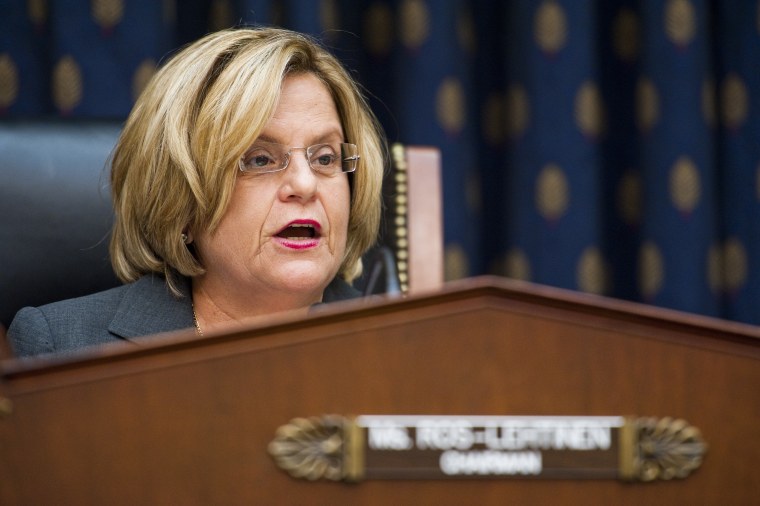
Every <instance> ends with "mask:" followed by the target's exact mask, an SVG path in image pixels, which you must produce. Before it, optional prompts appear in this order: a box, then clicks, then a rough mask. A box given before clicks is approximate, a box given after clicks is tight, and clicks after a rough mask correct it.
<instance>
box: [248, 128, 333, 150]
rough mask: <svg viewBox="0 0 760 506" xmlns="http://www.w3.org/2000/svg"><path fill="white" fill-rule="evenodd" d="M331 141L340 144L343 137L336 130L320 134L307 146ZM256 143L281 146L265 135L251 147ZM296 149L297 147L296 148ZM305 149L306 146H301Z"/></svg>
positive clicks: (275, 140)
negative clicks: (336, 141) (337, 141)
mask: <svg viewBox="0 0 760 506" xmlns="http://www.w3.org/2000/svg"><path fill="white" fill-rule="evenodd" d="M331 140H339V141H340V142H343V135H341V132H339V131H337V130H332V131H330V132H328V133H325V134H322V135H321V136H319V137H317V138H316V139H315V140H313V141H312V142H311V143H310V144H309V146H313V145H315V144H322V143H326V142H329V141H331ZM257 142H269V143H271V144H283V143H282V142H280V141H279V140H277V139H276V138H274V137H271V136H269V135H266V134H260V135H259V136H258V137H257V138H256V140H255V141H253V143H252V145H254V144H256V143H257ZM296 147H297V146H296ZM301 147H306V146H301Z"/></svg>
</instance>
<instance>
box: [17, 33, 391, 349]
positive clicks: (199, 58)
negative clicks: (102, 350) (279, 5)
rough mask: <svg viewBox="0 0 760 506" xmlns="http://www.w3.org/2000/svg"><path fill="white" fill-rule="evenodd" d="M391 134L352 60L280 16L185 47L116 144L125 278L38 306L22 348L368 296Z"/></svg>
mask: <svg viewBox="0 0 760 506" xmlns="http://www.w3.org/2000/svg"><path fill="white" fill-rule="evenodd" d="M383 146H384V144H383V139H382V135H381V132H380V129H379V127H378V125H377V121H376V119H375V118H374V116H373V115H372V113H371V112H370V110H369V108H368V106H367V104H366V102H365V100H364V99H363V97H362V95H361V93H360V92H359V90H358V88H357V86H356V84H355V83H354V82H353V80H352V79H351V77H350V76H349V75H348V73H347V72H346V71H345V70H344V69H343V68H342V66H341V65H340V63H339V62H338V61H337V60H336V59H335V58H334V57H333V56H331V55H330V54H329V53H328V52H327V51H325V50H324V49H323V48H321V47H320V46H319V45H318V44H317V43H315V42H314V41H313V40H311V39H309V38H308V37H306V36H304V35H301V34H297V33H294V32H290V31H287V30H280V29H239V30H229V31H224V32H219V33H215V34H211V35H209V36H206V37H204V38H203V39H201V40H199V41H197V42H195V43H193V44H192V45H190V46H188V47H187V48H185V49H184V50H183V51H181V52H180V53H178V54H177V55H176V56H175V57H174V58H172V59H171V60H170V61H169V62H168V63H167V64H166V65H165V66H164V67H163V68H162V69H161V70H159V71H158V73H157V74H156V76H155V77H154V78H153V80H152V81H151V82H150V84H149V85H148V87H147V88H146V90H145V91H144V92H143V93H142V95H141V96H140V98H139V100H138V101H137V103H136V104H135V107H134V109H133V110H132V113H131V114H130V116H129V118H128V120H127V123H126V125H125V127H124V130H123V132H122V135H121V138H120V139H119V142H118V144H117V146H116V149H115V151H114V154H113V160H112V169H111V184H112V193H113V205H114V211H115V222H114V227H113V234H112V237H111V262H112V265H113V267H114V270H115V272H116V274H117V275H118V276H119V278H120V279H121V280H122V281H124V282H125V283H127V284H125V285H124V286H121V287H118V288H114V289H111V290H107V291H105V292H101V293H97V294H93V295H90V296H86V297H82V298H78V299H71V300H67V301H62V302H57V303H54V304H49V305H46V306H42V307H40V308H24V309H22V310H21V311H19V313H18V314H17V315H16V318H15V319H14V321H13V323H12V324H11V326H10V328H9V330H8V337H9V339H10V342H11V344H12V347H13V349H14V352H15V353H16V355H19V356H24V355H35V354H40V353H65V352H71V351H73V350H76V349H79V348H82V347H84V346H90V345H94V344H100V343H107V342H110V341H119V340H124V339H126V340H131V339H134V338H137V337H140V336H145V335H149V334H155V333H159V332H167V331H172V330H178V329H182V328H192V327H195V331H196V332H197V334H198V335H203V334H204V333H205V332H210V331H214V330H221V329H224V328H225V327H229V326H230V325H234V324H239V323H241V322H243V321H245V320H246V319H248V318H251V317H255V316H259V315H262V314H268V313H273V312H278V311H286V310H298V311H308V308H309V307H310V306H312V305H314V304H317V303H320V302H331V301H335V300H342V299H347V298H352V297H356V296H358V292H357V291H356V290H354V289H353V288H352V287H351V286H350V285H349V284H348V282H350V281H351V280H352V279H353V278H354V277H356V276H357V275H358V274H359V272H360V271H361V256H362V254H363V253H364V252H365V251H366V250H367V249H368V248H369V247H370V246H371V245H372V243H373V242H374V240H375V237H376V235H377V230H378V224H379V219H380V188H381V182H382V173H383V163H384V162H383V160H384V148H383Z"/></svg>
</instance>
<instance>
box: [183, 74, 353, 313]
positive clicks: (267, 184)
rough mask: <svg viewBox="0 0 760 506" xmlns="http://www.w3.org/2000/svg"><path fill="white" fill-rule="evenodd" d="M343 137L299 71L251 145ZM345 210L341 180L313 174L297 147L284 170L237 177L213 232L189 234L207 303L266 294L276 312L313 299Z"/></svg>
mask: <svg viewBox="0 0 760 506" xmlns="http://www.w3.org/2000/svg"><path fill="white" fill-rule="evenodd" d="M343 140H344V138H343V129H342V127H341V122H340V118H339V116H338V111H337V109H336V107H335V103H334V101H333V99H332V97H331V96H330V93H329V92H328V90H327V88H326V87H325V85H324V84H322V83H321V82H320V81H319V80H318V79H317V78H316V77H315V76H314V75H312V74H298V75H293V76H289V77H287V78H286V79H285V80H284V82H283V86H282V94H281V98H280V101H279V103H278V105H277V108H276V111H275V113H274V116H273V117H272V118H271V119H270V120H269V122H268V123H267V124H266V126H265V128H264V130H263V131H262V133H261V135H260V136H259V139H256V140H252V141H254V142H252V144H255V141H267V142H273V143H279V144H283V145H285V146H289V147H307V146H312V145H315V144H320V143H340V142H343ZM349 209H350V191H349V185H348V176H347V175H346V174H337V175H335V176H332V177H330V176H325V175H320V174H318V173H316V172H314V171H313V170H312V169H311V168H310V167H309V164H308V162H307V160H306V155H305V151H304V150H294V151H292V154H291V156H290V162H289V164H288V166H287V168H286V169H285V170H283V171H280V172H275V173H268V174H250V173H245V172H239V174H238V176H237V181H236V183H235V188H234V190H233V193H232V197H231V200H230V204H229V207H228V209H227V211H226V213H225V215H224V217H223V218H222V220H221V222H220V223H219V226H218V228H217V229H216V230H215V231H214V232H213V233H212V234H209V233H202V234H200V235H198V236H197V237H196V247H197V250H198V252H199V254H200V257H201V259H202V262H203V264H204V265H205V267H206V274H205V275H203V276H202V277H201V278H200V279H198V280H197V281H199V282H200V283H201V288H202V289H203V291H204V292H206V295H209V296H211V297H212V298H215V294H217V295H218V294H219V293H225V292H226V293H227V294H228V296H232V297H236V298H239V299H241V298H242V299H245V298H247V297H248V298H249V299H250V300H251V301H255V300H257V298H260V297H262V296H266V297H267V298H268V299H269V300H268V301H267V302H271V303H273V305H274V306H278V305H281V306H284V307H281V308H280V309H289V307H287V306H292V305H293V304H297V305H300V306H304V305H309V304H312V303H314V302H318V301H319V300H321V297H322V292H323V291H324V289H325V287H326V286H327V285H328V284H329V283H330V281H331V280H332V279H333V278H334V277H335V275H336V274H337V272H338V269H339V267H340V265H341V262H342V260H343V254H344V252H345V249H346V235H347V228H348V217H349ZM278 298H279V299H278ZM259 300H260V299H259Z"/></svg>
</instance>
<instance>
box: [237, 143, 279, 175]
mask: <svg viewBox="0 0 760 506" xmlns="http://www.w3.org/2000/svg"><path fill="white" fill-rule="evenodd" d="M243 164H244V165H245V168H246V169H248V170H252V171H266V170H274V169H277V168H278V167H279V161H278V159H277V157H276V156H275V155H273V154H272V153H271V152H270V151H269V150H267V149H265V148H256V147H254V148H252V149H251V150H250V151H248V153H246V154H245V156H244V157H243Z"/></svg>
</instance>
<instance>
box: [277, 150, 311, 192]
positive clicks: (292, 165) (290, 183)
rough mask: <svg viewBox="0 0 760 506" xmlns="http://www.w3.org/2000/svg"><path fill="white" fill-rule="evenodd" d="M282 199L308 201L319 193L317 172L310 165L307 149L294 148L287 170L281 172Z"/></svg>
mask: <svg viewBox="0 0 760 506" xmlns="http://www.w3.org/2000/svg"><path fill="white" fill-rule="evenodd" d="M281 174H282V176H283V177H282V184H281V185H280V189H279V192H280V199H282V200H294V199H295V200H303V201H308V200H311V199H312V198H314V195H315V194H316V193H317V184H318V179H317V174H316V173H315V172H314V171H313V170H312V169H311V167H310V166H309V161H308V160H307V159H306V151H305V150H302V149H298V150H296V149H294V150H293V151H292V152H291V154H290V160H289V162H288V166H287V168H286V169H285V170H283V171H282V172H281Z"/></svg>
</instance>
